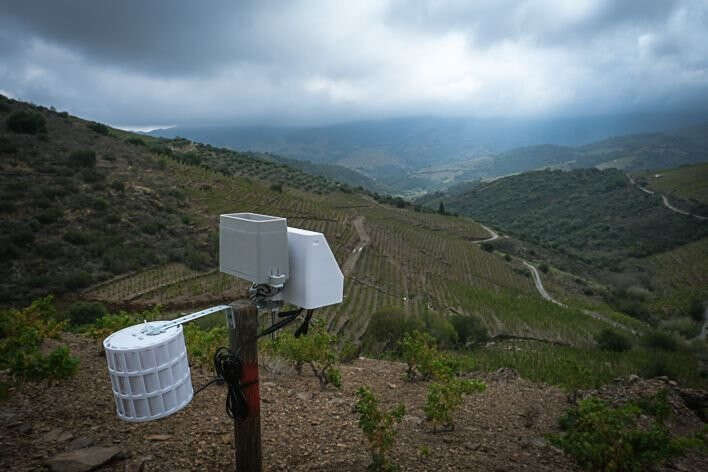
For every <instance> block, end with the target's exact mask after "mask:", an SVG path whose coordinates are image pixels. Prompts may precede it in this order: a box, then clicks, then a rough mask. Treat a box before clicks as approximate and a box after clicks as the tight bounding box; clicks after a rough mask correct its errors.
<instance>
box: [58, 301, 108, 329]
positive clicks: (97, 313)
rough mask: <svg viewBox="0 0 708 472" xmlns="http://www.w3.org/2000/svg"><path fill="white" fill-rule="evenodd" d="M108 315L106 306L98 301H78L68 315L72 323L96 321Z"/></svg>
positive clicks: (76, 324) (79, 323) (82, 323)
mask: <svg viewBox="0 0 708 472" xmlns="http://www.w3.org/2000/svg"><path fill="white" fill-rule="evenodd" d="M105 315H106V307H105V306H103V304H101V303H98V302H76V303H74V304H73V305H71V307H69V311H68V313H67V316H68V318H69V321H70V322H71V324H72V325H75V326H78V325H84V324H89V323H94V322H95V321H96V320H98V319H99V318H101V317H103V316H105Z"/></svg>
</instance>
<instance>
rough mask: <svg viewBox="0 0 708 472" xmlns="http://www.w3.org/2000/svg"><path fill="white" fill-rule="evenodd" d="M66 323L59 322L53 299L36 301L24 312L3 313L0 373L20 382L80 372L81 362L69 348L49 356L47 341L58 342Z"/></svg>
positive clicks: (0, 340) (60, 347)
mask: <svg viewBox="0 0 708 472" xmlns="http://www.w3.org/2000/svg"><path fill="white" fill-rule="evenodd" d="M63 328H64V323H61V322H59V321H57V314H56V310H55V308H54V303H53V299H52V297H51V296H50V297H45V298H42V299H39V300H35V301H34V302H32V304H31V305H30V306H29V307H27V308H24V309H22V310H16V309H9V310H3V311H2V312H0V369H8V370H9V373H10V374H11V375H12V376H13V377H14V378H17V379H28V380H41V379H47V378H48V379H60V378H65V377H69V376H71V375H72V374H73V373H74V372H75V371H76V366H77V365H78V360H77V359H75V358H73V357H71V355H70V354H69V350H68V348H67V347H66V346H59V347H57V348H55V349H54V350H53V351H51V352H50V353H49V354H47V355H45V354H43V353H42V351H41V347H42V345H43V343H44V340H45V339H46V338H57V337H58V336H59V333H60V332H61V330H62V329H63Z"/></svg>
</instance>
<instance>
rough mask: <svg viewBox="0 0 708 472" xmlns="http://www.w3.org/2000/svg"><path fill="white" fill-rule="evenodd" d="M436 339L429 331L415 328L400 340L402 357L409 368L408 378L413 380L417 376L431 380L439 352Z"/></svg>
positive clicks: (407, 371)
mask: <svg viewBox="0 0 708 472" xmlns="http://www.w3.org/2000/svg"><path fill="white" fill-rule="evenodd" d="M434 342H435V340H434V339H433V337H432V336H430V335H429V334H427V333H423V332H421V331H418V330H415V331H413V332H412V333H406V334H405V335H404V336H403V339H402V340H401V341H400V342H399V349H400V352H401V359H403V360H404V361H405V363H406V364H407V366H408V368H407V370H406V378H407V379H408V380H409V381H413V380H415V379H417V378H421V379H423V380H429V379H430V378H432V376H433V373H434V370H433V369H434V362H435V361H436V360H437V358H438V356H439V354H438V351H437V349H436V348H435V345H434Z"/></svg>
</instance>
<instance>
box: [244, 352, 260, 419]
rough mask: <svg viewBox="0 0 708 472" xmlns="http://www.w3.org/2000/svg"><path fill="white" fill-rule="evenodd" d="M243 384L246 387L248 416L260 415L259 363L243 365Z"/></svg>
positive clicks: (245, 395)
mask: <svg viewBox="0 0 708 472" xmlns="http://www.w3.org/2000/svg"><path fill="white" fill-rule="evenodd" d="M241 383H242V384H243V385H244V397H246V405H248V415H249V416H251V415H258V414H260V412H261V394H260V387H259V385H258V363H257V362H249V363H244V364H243V374H242V377H241Z"/></svg>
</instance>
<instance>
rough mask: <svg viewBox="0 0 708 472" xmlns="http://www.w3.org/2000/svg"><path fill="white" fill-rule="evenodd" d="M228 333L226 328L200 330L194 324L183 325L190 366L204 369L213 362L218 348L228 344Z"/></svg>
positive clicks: (217, 327)
mask: <svg viewBox="0 0 708 472" xmlns="http://www.w3.org/2000/svg"><path fill="white" fill-rule="evenodd" d="M228 336H229V333H228V331H227V329H226V326H216V327H214V328H211V329H201V328H200V327H199V326H198V325H195V324H186V325H184V338H185V341H186V343H187V352H188V353H189V360H190V363H191V364H192V365H198V366H202V367H206V366H209V365H212V362H214V353H215V352H216V350H217V349H218V348H219V347H220V346H225V345H227V343H228V339H229V337H228Z"/></svg>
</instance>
